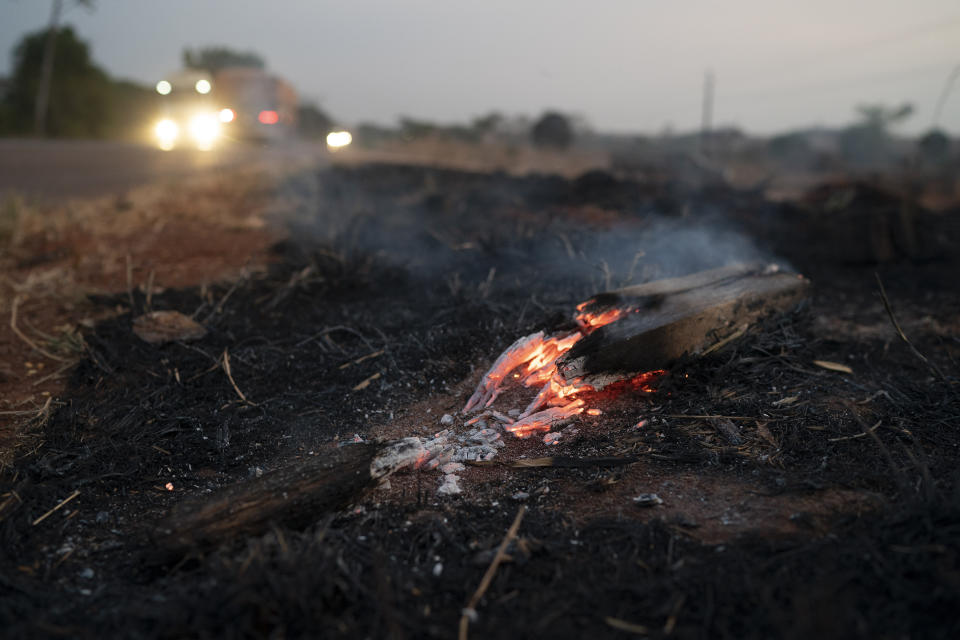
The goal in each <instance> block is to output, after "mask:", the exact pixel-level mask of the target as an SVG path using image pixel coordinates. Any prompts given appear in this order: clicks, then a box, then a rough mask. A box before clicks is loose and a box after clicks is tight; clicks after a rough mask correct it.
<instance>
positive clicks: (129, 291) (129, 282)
mask: <svg viewBox="0 0 960 640" xmlns="http://www.w3.org/2000/svg"><path fill="white" fill-rule="evenodd" d="M126 260H127V298H129V299H130V313H133V314H136V312H137V305H136V304H134V302H133V259H132V258H131V257H130V254H129V253H128V254H127V256H126Z"/></svg>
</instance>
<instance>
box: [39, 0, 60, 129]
mask: <svg viewBox="0 0 960 640" xmlns="http://www.w3.org/2000/svg"><path fill="white" fill-rule="evenodd" d="M62 11H63V0H53V5H52V6H51V8H50V26H49V27H47V41H46V42H45V43H44V45H43V64H42V66H41V67H40V83H39V84H38V85H37V101H36V103H35V104H34V110H33V130H34V132H35V133H36V134H37V135H38V136H39V137H41V138H42V137H43V136H44V134H46V129H47V107H48V105H49V104H50V82H51V80H52V79H53V57H54V54H55V53H56V50H57V32H58V30H59V27H60V13H61V12H62Z"/></svg>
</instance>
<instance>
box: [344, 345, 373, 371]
mask: <svg viewBox="0 0 960 640" xmlns="http://www.w3.org/2000/svg"><path fill="white" fill-rule="evenodd" d="M383 353H384V351H383V349H380V350H379V351H374V352H373V353H368V354H367V355H365V356H360V357H359V358H357V359H356V360H353V361H352V362H346V363H344V364H342V365H340V366H339V367H338V368H339V369H341V370H343V369H347V368H349V367H352V366H353V365H355V364H360V363H361V362H364V361H365V360H369V359H371V358H379V357H380V356H382V355H383Z"/></svg>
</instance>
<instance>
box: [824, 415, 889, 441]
mask: <svg viewBox="0 0 960 640" xmlns="http://www.w3.org/2000/svg"><path fill="white" fill-rule="evenodd" d="M882 422H883V420H877V424H875V425H873V426H872V427H870V428H869V429H867V430H865V431H863V432H861V433H858V434H856V435H852V436H842V437H840V438H829V439H828V440H827V442H840V441H842V440H854V439H856V438H862V437H864V436H867V435H870V434H871V433H873V432H874V431H876V430H877V427H879V426H880V423H882Z"/></svg>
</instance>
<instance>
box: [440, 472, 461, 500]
mask: <svg viewBox="0 0 960 640" xmlns="http://www.w3.org/2000/svg"><path fill="white" fill-rule="evenodd" d="M459 481H460V478H459V476H457V475H456V474H453V473H448V474H446V475H445V476H443V480H442V481H441V482H440V487H439V488H438V489H437V495H438V496H455V495H457V494H459V493H460V484H459Z"/></svg>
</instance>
